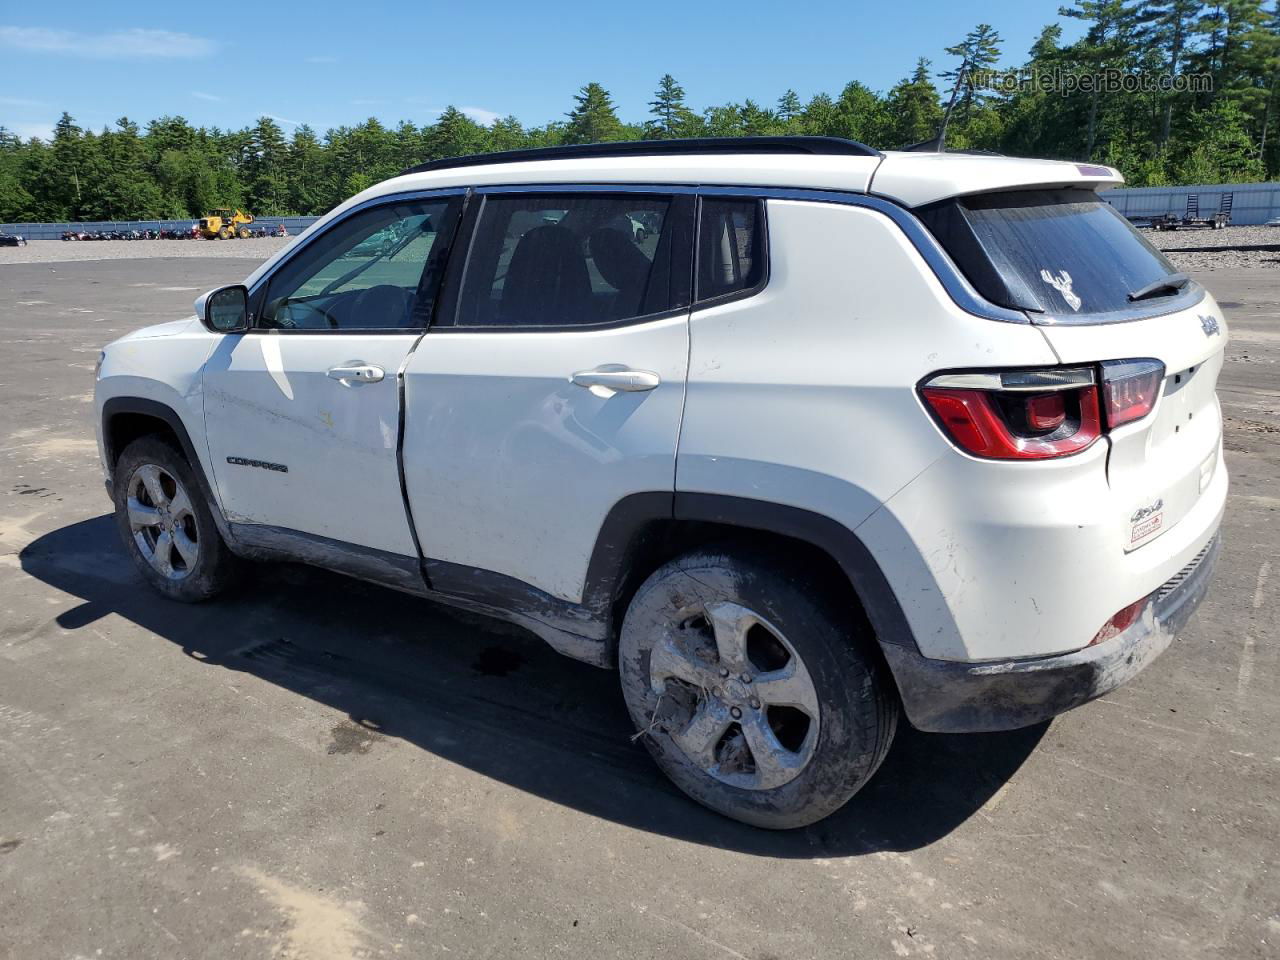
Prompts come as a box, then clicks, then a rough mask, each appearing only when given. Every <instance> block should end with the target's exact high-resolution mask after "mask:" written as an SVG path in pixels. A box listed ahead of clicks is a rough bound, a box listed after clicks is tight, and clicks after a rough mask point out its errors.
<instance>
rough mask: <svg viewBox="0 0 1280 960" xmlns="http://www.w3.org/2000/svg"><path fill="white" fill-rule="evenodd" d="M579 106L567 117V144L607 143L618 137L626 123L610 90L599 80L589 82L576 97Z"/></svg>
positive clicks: (565, 136)
mask: <svg viewBox="0 0 1280 960" xmlns="http://www.w3.org/2000/svg"><path fill="white" fill-rule="evenodd" d="M574 100H575V101H576V103H577V106H575V107H574V108H573V110H572V111H570V112H569V113H568V114H566V116H567V117H568V118H569V123H568V125H567V126H566V127H565V131H564V142H565V143H603V142H605V141H607V140H617V139H618V138H619V135H620V134H621V132H622V122H621V121H620V120H618V115H617V113H615V112H614V109H613V100H612V99H611V98H610V97H609V92H608V91H607V90H605V88H604V87H602V86H600V84H598V83H588V84H587V85H586V86H585V87H583V88H582V89H581V90H579V91H578V94H577V96H575V97H574Z"/></svg>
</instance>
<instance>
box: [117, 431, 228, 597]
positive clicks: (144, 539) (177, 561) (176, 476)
mask: <svg viewBox="0 0 1280 960" xmlns="http://www.w3.org/2000/svg"><path fill="white" fill-rule="evenodd" d="M112 494H113V499H114V500H115V505H116V529H117V530H119V531H120V538H121V539H122V540H123V541H124V546H125V550H126V551H128V553H129V556H130V558H131V559H132V560H133V564H134V566H135V567H137V569H138V572H139V573H140V574H142V577H143V579H144V580H146V581H147V583H149V584H150V585H151V586H152V587H154V588H155V589H156V590H157V591H158V592H160V593H161V594H163V595H164V596H166V597H168V598H169V599H170V600H181V601H182V602H184V603H198V602H200V601H202V600H209V599H211V598H213V597H215V596H217V595H218V594H219V593H221V592H222V591H223V590H225V589H226V588H227V587H228V586H230V585H231V584H232V582H233V581H234V579H235V575H236V567H237V562H236V558H235V556H234V555H233V554H232V553H231V551H230V550H229V549H227V545H226V543H225V542H224V541H223V539H222V536H221V534H219V533H218V527H217V524H216V523H215V522H214V519H213V514H212V512H211V511H210V509H209V504H208V503H207V502H206V501H205V498H204V496H203V495H202V494H201V493H200V486H199V485H198V484H197V483H196V479H195V474H194V472H193V471H192V469H191V466H190V464H188V463H187V459H186V457H184V456H183V455H182V453H181V452H179V451H178V450H177V449H176V448H175V447H174V446H173V445H171V444H169V443H167V442H165V441H164V440H162V439H160V438H159V437H154V436H152V437H141V438H140V439H138V440H135V441H133V443H131V444H129V445H128V446H127V447H125V449H124V451H123V452H122V453H121V454H120V458H119V459H118V460H117V461H116V469H115V476H114V479H113V482H112ZM165 538H167V540H166V539H165ZM184 544H185V545H186V546H185V547H184V546H183V545H184ZM166 571H167V572H166Z"/></svg>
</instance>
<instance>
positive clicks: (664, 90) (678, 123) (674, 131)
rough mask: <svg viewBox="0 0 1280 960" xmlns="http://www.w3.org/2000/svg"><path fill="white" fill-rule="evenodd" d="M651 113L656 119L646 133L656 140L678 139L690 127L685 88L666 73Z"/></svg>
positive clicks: (660, 81) (650, 123)
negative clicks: (684, 128)
mask: <svg viewBox="0 0 1280 960" xmlns="http://www.w3.org/2000/svg"><path fill="white" fill-rule="evenodd" d="M606 96H607V95H606ZM649 112H650V113H651V114H653V117H654V119H653V120H650V121H649V123H648V124H647V125H646V131H647V133H648V135H649V136H650V137H652V138H654V139H659V140H666V139H670V138H671V137H678V136H680V135H681V130H682V128H683V127H685V126H687V125H688V121H689V117H690V116H691V112H690V110H689V108H688V107H687V106H685V102H684V87H682V86H680V84H678V83H676V78H675V77H673V76H671V74H669V73H664V74H663V75H662V79H661V80H659V81H658V89H657V90H656V91H655V92H654V94H653V99H652V100H650V101H649ZM571 116H572V115H571Z"/></svg>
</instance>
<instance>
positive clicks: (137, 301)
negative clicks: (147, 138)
mask: <svg viewBox="0 0 1280 960" xmlns="http://www.w3.org/2000/svg"><path fill="white" fill-rule="evenodd" d="M1203 236H1205V237H1208V236H1209V234H1203ZM1179 239H1181V238H1179ZM267 243H269V241H253V242H252V245H251V244H250V243H249V242H245V243H243V244H242V243H240V242H233V243H225V244H217V243H205V244H193V243H183V242H179V243H173V244H169V246H171V247H174V248H177V250H178V251H179V252H180V253H182V254H187V255H189V254H190V253H191V252H192V251H193V250H199V251H200V252H201V254H202V255H203V254H205V252H206V251H207V252H208V254H209V255H211V256H214V257H223V256H226V255H228V253H230V252H239V253H243V252H245V251H247V250H255V251H257V250H263V251H265V250H266V249H267ZM141 246H142V244H141V243H121V244H110V243H103V244H84V245H83V246H77V245H75V244H58V243H57V242H55V243H54V244H53V247H54V248H56V252H58V253H61V252H62V251H64V250H65V251H66V252H67V253H79V252H80V251H81V250H85V251H87V252H90V253H94V252H99V251H102V252H104V253H110V252H112V250H113V248H116V247H118V248H119V249H120V250H121V251H122V254H124V255H131V254H133V253H135V252H137V251H138V250H139V248H140V247H141ZM160 246H161V247H165V244H164V243H160ZM33 249H36V250H38V249H39V248H36V247H35V246H34V245H33V247H32V248H27V250H33ZM27 250H18V251H13V250H0V254H2V255H4V256H5V257H9V256H12V255H13V254H14V253H15V252H16V253H17V254H19V255H20V254H23V253H26V252H27ZM224 251H226V252H224ZM51 252H53V251H51ZM166 252H167V248H166ZM255 265H256V261H254V260H246V259H218V260H217V261H216V262H210V261H209V260H208V259H204V258H196V259H181V258H179V259H166V260H157V259H131V258H126V259H124V260H120V261H116V262H97V263H66V264H53V263H29V264H25V265H9V266H0V476H2V477H3V482H2V483H0V611H2V616H0V957H14V958H19V957H20V958H22V960H46V958H47V960H71V958H90V957H102V958H105V960H137V958H150V957H166V958H173V960H180V958H209V960H231V958H246V960H259V958H260V960H267V958H270V957H280V958H295V960H351V958H355V957H359V958H371V957H392V956H397V955H399V956H404V957H414V958H417V957H427V956H437V955H439V956H444V955H446V954H447V955H449V956H453V957H517V956H527V957H550V956H568V957H592V958H605V957H618V958H626V960H642V958H649V957H652V958H663V960H674V958H680V960H684V958H707V960H712V958H714V960H723V958H725V957H734V958H738V960H801V958H833V960H852V958H858V960H861V958H877V960H878V958H883V957H891V958H895V960H896V958H898V957H934V958H974V960H996V958H1011V960H1012V958H1017V960H1037V958H1044V960H1059V958H1064V960H1065V958H1078V957H1106V958H1108V960H1124V958H1152V960H1156V958H1159V960H1192V958H1194V960H1204V958H1221V960H1228V958H1230V960H1252V958H1264V957H1266V958H1274V957H1275V956H1277V948H1276V944H1277V943H1280V872H1278V870H1280V864H1278V863H1277V850H1278V845H1280V841H1278V840H1277V838H1278V837H1280V806H1278V805H1277V801H1276V798H1277V796H1280V747H1278V746H1277V738H1276V731H1277V729H1280V698H1277V696H1276V693H1275V691H1276V689H1277V686H1278V685H1280V622H1278V621H1277V618H1276V616H1275V613H1274V611H1275V604H1276V585H1277V583H1280V569H1276V568H1275V564H1276V557H1277V556H1278V555H1280V523H1278V522H1277V521H1278V519H1280V513H1278V510H1280V447H1278V445H1277V443H1276V439H1277V433H1278V432H1280V427H1278V426H1277V425H1278V424H1280V389H1278V386H1277V385H1278V379H1280V378H1278V377H1277V367H1276V363H1277V361H1278V360H1280V322H1278V321H1277V316H1278V314H1280V282H1277V275H1276V273H1275V272H1274V271H1273V270H1272V269H1266V270H1259V269H1246V270H1241V269H1219V270H1218V271H1216V272H1215V273H1213V274H1211V275H1206V276H1205V277H1204V279H1205V280H1206V282H1207V284H1208V286H1209V287H1210V288H1211V289H1212V290H1213V291H1214V293H1215V294H1216V295H1217V296H1218V297H1219V299H1220V300H1221V302H1222V304H1223V306H1224V308H1225V309H1226V310H1227V313H1228V316H1229V320H1230V322H1231V325H1232V342H1231V344H1230V346H1229V348H1228V361H1229V362H1228V363H1227V365H1226V367H1225V368H1224V371H1223V377H1222V381H1221V385H1220V395H1221V398H1222V403H1223V409H1224V412H1225V414H1226V416H1227V421H1226V438H1225V444H1226V450H1227V461H1228V465H1229V468H1230V470H1231V472H1232V493H1231V499H1230V504H1229V507H1228V513H1227V519H1226V524H1225V537H1224V539H1225V544H1226V548H1225V550H1224V552H1223V557H1222V562H1221V566H1220V567H1219V569H1218V575H1217V578H1216V583H1215V585H1214V587H1213V589H1212V590H1211V592H1210V594H1209V596H1208V598H1207V599H1206V601H1205V603H1204V605H1203V606H1202V607H1201V609H1200V611H1199V613H1198V615H1197V617H1196V619H1195V620H1193V621H1192V623H1191V625H1190V627H1189V628H1188V630H1187V631H1186V633H1185V635H1184V636H1183V638H1182V639H1181V640H1180V642H1179V643H1177V644H1176V645H1175V646H1174V647H1173V648H1172V649H1170V650H1169V651H1168V652H1167V653H1165V654H1164V655H1163V656H1162V657H1161V658H1160V659H1159V660H1158V661H1157V662H1156V663H1155V664H1154V665H1153V666H1152V667H1150V668H1149V669H1148V670H1147V671H1145V672H1144V673H1143V674H1142V675H1141V676H1140V677H1138V678H1137V679H1136V680H1135V681H1134V682H1133V683H1131V684H1129V685H1127V686H1125V687H1123V688H1121V689H1120V690H1117V691H1116V692H1114V693H1113V694H1110V695H1108V696H1107V697H1105V698H1103V699H1102V700H1100V701H1098V702H1096V703H1094V704H1091V705H1089V706H1087V707H1084V708H1082V709H1080V710H1077V711H1073V712H1072V713H1069V714H1067V715H1065V716H1063V717H1061V718H1059V719H1057V720H1055V721H1054V722H1053V723H1051V724H1042V725H1040V726H1037V727H1033V728H1030V729H1028V730H1022V731H1016V732H1013V733H1007V734H992V735H982V736H928V735H923V734H918V733H914V732H913V731H911V730H910V729H906V728H905V725H904V728H903V729H901V730H900V733H899V737H898V740H897V742H896V744H895V746H894V748H893V750H892V751H891V752H890V755H889V757H888V759H887V761H886V762H885V765H884V766H883V768H882V769H881V771H880V772H879V774H878V775H877V777H876V778H875V780H873V781H872V783H871V784H870V785H869V786H868V788H867V789H866V790H864V791H863V792H862V793H861V794H859V795H858V796H857V797H856V798H855V799H854V801H853V802H852V803H851V804H850V805H849V806H848V807H847V808H845V809H844V810H843V811H841V812H840V813H838V814H837V815H836V816H834V817H832V818H830V819H828V820H826V821H824V822H823V823H820V824H817V825H816V826H814V827H811V828H808V829H805V830H800V831H792V832H787V833H769V832H765V831H760V830H754V829H751V828H749V827H744V826H742V825H740V824H736V823H733V822H730V821H728V820H725V819H723V818H721V817H718V816H716V815H714V814H711V813H709V812H707V811H705V810H703V809H701V808H700V807H698V806H696V805H694V804H693V803H692V802H690V801H689V800H687V799H686V798H684V797H683V796H682V795H680V794H678V793H677V792H676V791H675V789H674V788H673V787H671V786H670V785H669V784H668V783H667V781H666V780H665V779H664V778H663V777H662V776H661V775H660V774H659V773H658V772H657V770H656V769H655V768H654V767H653V765H652V763H651V762H650V761H649V759H648V757H647V755H646V754H645V752H644V750H643V749H642V748H641V747H640V746H639V745H637V744H635V743H633V742H632V741H631V739H630V733H631V729H630V727H629V725H628V721H627V717H626V712H625V710H624V709H623V707H622V704H621V698H620V696H619V692H618V689H617V681H616V678H615V677H614V676H612V675H610V674H606V673H603V672H601V671H597V670H594V669H592V668H590V667H586V666H584V665H582V664H579V663H575V662H573V661H570V660H567V659H565V658H563V657H559V656H557V655H555V654H554V653H552V652H551V651H550V649H549V648H547V647H546V646H545V645H543V644H541V643H539V642H538V641H536V640H535V639H533V638H532V637H530V636H528V635H526V634H524V633H522V632H520V631H518V630H516V629H514V628H509V627H505V626H503V625H501V624H497V623H494V622H492V621H487V620H480V619H473V618H465V617H460V616H457V615H455V614H453V613H450V612H449V611H447V610H446V609H444V608H440V607H436V606H434V605H432V604H430V603H427V602H425V601H419V600H416V599H414V598H411V597H408V596H404V595H401V594H398V593H394V592H391V591H387V590H382V589H379V588H376V587H372V586H368V585H365V584H361V583H358V582H356V581H352V580H347V579H344V578H341V577H338V576H335V575H330V574H326V573H323V572H320V571H316V570H309V569H304V568H298V567H287V566H262V567H256V568H254V570H253V572H252V575H251V577H250V579H249V582H248V583H247V584H246V585H245V586H244V587H243V588H242V589H241V590H240V591H239V592H238V593H236V594H235V595H233V596H230V597H227V598H224V599H222V600H220V601H218V602H215V603H210V604H206V605H202V606H196V607H192V606H184V605H181V604H172V603H168V602H166V601H164V600H162V599H160V598H159V597H157V596H156V595H155V594H153V593H152V592H150V591H149V590H147V589H146V588H145V587H144V586H143V585H142V584H141V582H140V581H139V579H138V577H137V576H136V575H135V574H134V572H133V569H132V567H131V566H130V565H129V563H128V560H127V558H126V556H125V554H124V553H123V550H122V547H121V546H120V543H119V540H118V537H117V533H116V530H115V528H114V526H113V523H112V520H111V518H110V516H109V515H108V510H109V506H108V502H107V500H106V498H105V496H104V494H103V489H102V481H101V473H100V469H99V467H98V464H97V457H96V453H95V449H94V442H93V426H92V412H93V405H92V392H91V391H92V376H93V374H92V370H93V361H94V358H95V357H96V355H97V352H98V350H99V348H100V347H101V345H102V344H103V343H105V342H106V341H108V340H111V339H113V338H114V337H116V336H119V335H121V334H123V333H125V332H127V331H128V330H131V329H134V328H136V327H139V326H143V325H146V324H151V323H155V322H158V321H160V320H164V319H171V318H175V317H180V316H183V315H186V314H187V313H189V311H190V303H191V297H192V295H193V293H192V291H195V290H204V289H208V288H210V287H213V286H215V285H218V284H221V283H229V282H234V281H235V280H237V279H238V278H241V277H243V276H245V275H246V274H247V273H249V272H250V271H251V270H252V269H253V268H254V266H255ZM1268 610H1270V611H1272V612H1271V613H1268V612H1267V611H1268Z"/></svg>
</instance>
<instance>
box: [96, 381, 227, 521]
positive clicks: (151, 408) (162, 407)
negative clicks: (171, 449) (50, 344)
mask: <svg viewBox="0 0 1280 960" xmlns="http://www.w3.org/2000/svg"><path fill="white" fill-rule="evenodd" d="M154 435H160V436H164V437H167V438H168V439H170V440H171V441H172V442H174V443H175V444H176V445H177V447H178V449H179V450H181V451H182V455H183V456H184V457H186V459H187V463H188V464H189V465H190V466H191V472H192V473H193V474H195V478H196V483H197V484H198V485H199V487H200V493H201V495H202V496H203V497H204V498H205V501H206V502H207V503H208V504H209V510H210V512H211V513H212V514H213V518H214V520H215V521H216V522H217V524H218V530H219V532H220V533H222V535H223V538H224V539H228V531H227V525H226V519H225V518H224V517H223V515H222V510H221V508H220V506H219V504H218V500H217V498H216V497H215V496H214V493H213V487H212V485H211V484H210V483H209V478H208V476H207V475H206V473H205V469H204V461H203V460H202V459H201V458H200V455H199V454H198V453H197V452H196V448H195V445H194V444H193V443H192V442H191V434H190V433H189V432H188V430H187V426H186V424H185V423H183V420H182V417H181V416H180V415H179V414H178V412H177V411H176V410H174V409H173V408H172V407H170V406H168V405H166V404H163V403H161V402H159V401H158V400H149V399H147V398H145V397H111V398H109V399H108V400H106V401H105V402H104V403H103V405H102V452H103V455H104V457H105V459H106V462H107V466H108V467H109V468H110V469H111V470H112V471H114V470H115V465H116V461H117V460H119V458H120V453H121V451H122V450H124V448H125V447H127V446H128V445H129V444H130V443H132V442H133V441H134V440H137V439H138V438H139V437H144V436H154Z"/></svg>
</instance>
